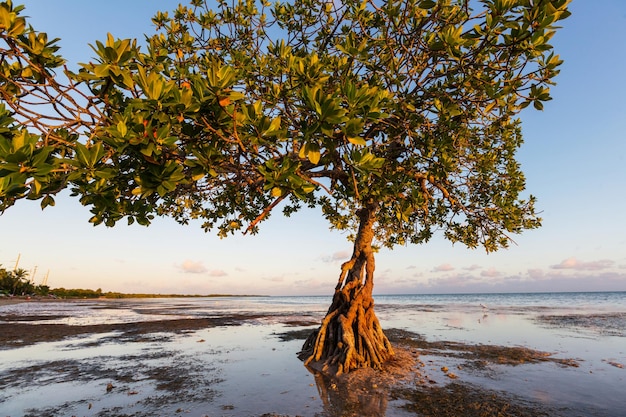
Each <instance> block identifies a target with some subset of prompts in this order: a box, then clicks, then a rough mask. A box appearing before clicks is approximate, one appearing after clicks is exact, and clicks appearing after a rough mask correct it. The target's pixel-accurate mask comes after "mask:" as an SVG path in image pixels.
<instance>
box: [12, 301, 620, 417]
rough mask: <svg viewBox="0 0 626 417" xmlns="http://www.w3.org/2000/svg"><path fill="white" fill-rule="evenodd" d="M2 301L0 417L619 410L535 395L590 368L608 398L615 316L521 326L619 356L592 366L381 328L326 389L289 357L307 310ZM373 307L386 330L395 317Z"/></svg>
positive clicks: (305, 327)
mask: <svg viewBox="0 0 626 417" xmlns="http://www.w3.org/2000/svg"><path fill="white" fill-rule="evenodd" d="M13 301H14V300H11V302H13ZM212 302H215V301H212ZM225 302H226V303H228V301H225ZM6 305H7V303H4V300H3V301H0V411H1V412H0V415H2V416H3V417H4V416H11V417H16V416H22V415H23V416H66V415H67V416H71V415H77V416H78V415H81V416H136V417H139V416H199V417H203V416H233V417H238V416H265V417H268V416H320V417H322V416H327V417H334V416H415V415H419V416H468V417H473V416H486V417H488V416H522V417H525V416H564V417H565V416H567V417H569V416H607V417H608V416H618V415H621V414H616V413H620V412H622V411H623V412H624V413H622V414H626V405H623V406H621V405H620V404H622V402H621V401H622V400H623V397H622V399H619V398H617V399H615V401H614V402H613V403H611V402H610V401H608V404H607V401H606V400H605V399H601V401H597V402H594V401H591V400H590V401H586V402H584V404H583V405H582V406H581V404H580V403H578V402H577V401H574V399H572V403H571V404H568V403H567V401H565V402H564V401H563V400H559V401H557V400H556V399H555V398H551V396H550V394H549V393H550V392H552V391H551V389H552V390H553V389H554V387H549V386H547V385H546V386H545V387H544V386H542V385H541V384H552V383H554V381H555V380H558V381H564V380H566V379H572V378H579V379H580V380H581V384H584V383H585V382H584V380H585V378H586V377H588V376H589V375H590V374H593V373H594V372H595V373H596V374H595V376H594V377H596V378H597V377H598V376H599V377H604V378H605V379H606V378H608V379H609V385H608V386H611V385H616V387H615V392H616V393H619V392H621V389H620V388H619V386H622V387H623V383H624V378H625V377H626V375H625V373H626V370H624V369H623V363H622V362H623V358H624V357H625V356H624V351H625V350H626V343H623V344H621V345H619V342H624V341H625V339H624V334H623V333H620V329H621V330H622V331H623V329H625V328H626V326H625V324H626V313H624V312H613V313H599V314H595V315H593V314H586V315H584V314H543V313H538V314H535V315H533V316H532V317H529V318H528V320H529V321H531V322H532V325H533V326H537V327H542V326H543V327H544V328H546V329H553V328H557V329H567V331H570V332H573V334H575V335H578V336H579V337H580V338H581V339H583V340H584V339H585V338H588V337H592V336H590V335H595V334H598V335H601V336H602V337H605V338H607V340H609V341H613V342H615V341H617V343H618V345H619V346H622V347H621V351H620V350H619V348H618V351H616V352H615V356H614V357H607V358H606V359H603V360H602V361H601V362H593V369H592V368H590V364H589V361H588V360H586V359H585V358H580V357H568V356H564V355H563V354H559V352H554V351H546V350H543V349H536V348H534V347H532V346H516V345H503V344H489V343H468V342H466V341H459V340H443V339H439V340H434V339H433V338H432V337H425V336H424V335H422V334H420V333H418V332H415V331H412V330H407V329H406V328H389V329H388V330H387V331H386V333H387V335H388V337H389V338H390V340H391V341H392V343H393V344H394V346H395V348H396V350H397V355H396V359H395V360H394V361H392V362H391V363H390V364H389V365H388V366H387V367H386V369H385V370H384V371H382V372H380V371H372V370H363V371H358V372H354V373H351V374H350V375H346V376H343V377H341V378H339V379H330V378H327V377H325V376H323V375H319V374H315V373H313V372H311V371H309V370H307V369H306V368H305V367H304V366H303V365H302V363H301V362H300V361H299V360H298V359H297V357H296V353H297V352H298V350H299V348H300V346H301V344H302V342H303V340H304V338H305V337H306V336H307V335H308V333H309V332H310V331H311V330H312V329H313V328H314V327H315V325H314V323H317V322H319V318H320V317H321V314H322V312H321V311H320V310H317V311H310V312H306V313H302V311H290V310H286V311H285V310H272V309H261V310H260V311H259V310H257V309H255V308H254V306H252V307H249V306H246V307H245V308H240V309H238V310H237V311H232V310H231V309H230V308H224V309H219V308H212V309H208V310H207V309H205V308H198V302H189V301H188V300H170V301H166V302H164V303H160V302H158V301H156V302H155V301H153V300H150V301H142V300H132V301H108V300H104V301H103V300H94V301H82V300H81V301H74V302H69V303H68V302H64V301H55V302H52V303H50V302H48V301H36V300H29V301H25V302H24V304H23V305H19V306H18V305H13V306H11V308H6V307H5V308H3V306H6ZM216 305H217V304H216ZM380 310H382V312H381V313H380V314H379V315H380V316H381V317H387V321H388V322H390V323H392V324H393V323H394V320H393V315H394V309H393V308H387V309H386V308H385V307H384V306H383V307H382V308H381V309H380ZM439 314H443V315H444V316H445V313H443V312H439ZM420 317H421V316H420ZM448 318H449V317H447V316H445V317H444V318H443V319H444V320H446V319H448ZM482 319H483V320H486V317H483V318H482ZM455 323H456V322H455ZM396 324H403V323H402V322H400V321H397V320H396ZM405 327H406V326H405ZM462 327H463V326H460V327H459V328H462ZM464 327H468V326H467V325H465V326H464ZM593 337H595V336H593ZM564 350H565V349H564ZM620 355H621V356H620ZM598 364H600V365H598ZM603 365H606V366H605V367H603ZM537 376H538V377H537ZM517 380H522V381H518V382H515V381H517ZM523 380H525V381H523ZM529 385H532V386H533V387H532V389H531V390H529V388H528V386H529ZM563 389H567V388H565V387H564V388H563ZM594 389H597V390H598V391H599V390H603V391H606V388H605V387H604V386H592V385H590V386H589V387H588V388H587V389H586V390H587V391H588V392H589V393H590V397H591V398H592V399H593V397H594V392H593V391H594ZM597 394H598V395H600V392H598V393H597ZM604 394H606V392H604ZM609 394H610V393H609ZM596 397H597V396H596ZM564 398H566V399H567V398H568V396H567V395H565V396H564ZM620 407H622V408H620Z"/></svg>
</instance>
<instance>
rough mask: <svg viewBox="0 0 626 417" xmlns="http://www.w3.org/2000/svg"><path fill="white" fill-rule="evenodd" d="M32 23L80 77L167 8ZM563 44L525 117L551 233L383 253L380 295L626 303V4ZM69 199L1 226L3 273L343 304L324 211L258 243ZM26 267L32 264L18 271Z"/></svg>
mask: <svg viewBox="0 0 626 417" xmlns="http://www.w3.org/2000/svg"><path fill="white" fill-rule="evenodd" d="M14 3H15V4H20V3H21V4H24V5H26V14H27V15H28V16H30V17H31V19H30V23H31V24H32V25H33V26H34V27H35V29H37V30H39V31H45V32H47V33H48V35H49V37H50V38H53V37H59V38H61V42H60V45H61V46H62V50H61V53H62V55H63V56H64V57H65V58H67V59H68V61H69V64H70V65H72V64H75V63H76V62H86V61H88V60H89V59H90V58H91V57H92V56H93V52H92V51H91V49H90V48H89V46H88V44H89V43H94V42H95V40H105V39H106V34H107V32H111V33H112V34H113V35H114V36H115V37H119V38H139V39H143V34H144V33H152V31H153V27H152V24H151V22H150V18H151V17H152V16H153V15H154V14H155V12H156V11H157V10H162V11H165V10H173V9H174V8H175V7H176V6H177V5H178V2H177V1H167V0H151V1H149V2H148V1H138V0H124V1H120V0H108V1H106V2H105V1H84V0H57V1H54V2H51V1H48V0H22V1H21V2H20V1H19V0H16V1H14ZM570 10H571V12H572V16H571V17H569V18H568V19H567V20H565V21H563V22H562V26H563V28H562V29H561V30H560V31H558V32H557V34H556V35H555V37H554V38H553V41H552V42H551V43H552V45H554V47H555V51H556V53H557V54H559V55H560V56H561V58H562V59H563V60H564V61H565V62H564V64H563V65H562V67H561V74H560V75H559V76H558V77H557V78H556V81H557V85H556V87H553V88H552V96H553V100H552V101H550V102H548V103H547V104H546V105H545V109H544V111H543V112H538V111H534V110H525V111H524V113H523V114H522V115H521V118H522V126H523V134H524V139H525V143H524V145H523V146H522V148H521V150H520V152H519V160H520V162H521V164H522V167H523V170H524V172H525V174H526V179H527V190H528V192H530V193H531V194H533V195H535V196H536V197H537V198H538V204H537V207H538V209H539V210H540V211H541V216H542V218H543V226H542V227H541V228H539V229H535V230H531V231H526V232H525V233H524V234H522V235H518V236H515V237H514V240H515V244H513V245H511V247H510V248H508V249H503V250H501V251H499V252H496V253H491V254H486V253H485V251H484V250H481V249H474V250H471V249H467V248H466V247H464V246H462V245H460V244H457V245H452V244H451V243H449V242H447V241H445V240H444V239H443V237H441V236H436V237H435V238H433V239H432V240H431V241H430V242H428V243H427V244H424V245H419V246H416V245H412V246H402V247H397V248H394V249H393V250H392V251H390V250H387V249H382V250H381V251H380V252H379V253H378V254H377V258H376V268H377V269H376V278H375V290H374V292H375V294H376V293H377V294H399V293H411V294H427V293H475V292H544V291H626V220H625V219H626V216H625V214H624V209H625V208H626V141H625V140H624V136H625V133H624V132H626V76H625V75H626V48H625V47H624V39H626V2H624V1H623V0H597V1H589V0H574V1H573V2H572V4H571V7H570ZM89 217H90V213H89V210H88V208H86V207H82V206H81V205H80V204H79V203H78V201H77V200H75V199H72V198H69V197H68V196H67V195H66V196H65V197H62V198H58V199H57V204H56V206H55V207H49V208H47V209H46V210H44V211H42V210H41V209H40V207H39V202H34V201H20V202H18V204H16V205H15V206H13V207H11V208H10V209H8V210H7V211H6V212H5V213H4V214H3V215H0V264H1V265H2V267H4V268H7V269H12V268H13V267H14V266H15V265H16V264H18V266H19V267H20V268H23V269H26V270H27V271H29V272H30V273H31V277H32V279H33V281H34V282H35V283H36V284H40V283H42V282H43V279H44V278H45V277H46V275H47V279H48V281H47V283H48V285H49V286H50V287H52V288H59V287H64V288H91V289H97V288H101V289H102V290H103V291H120V292H127V293H133V292H134V293H162V294H166V293H167V294H171V293H176V294H217V293H220V294H225V293H227V294H264V295H329V294H332V292H333V290H334V287H335V285H336V283H337V278H338V277H339V271H340V266H341V263H342V262H344V261H346V260H348V259H349V256H350V254H351V249H352V247H351V244H350V242H348V241H347V240H346V236H345V234H342V233H340V232H337V231H331V230H330V229H329V228H328V224H327V223H326V222H325V220H324V219H323V218H322V216H321V213H320V212H319V210H304V211H302V212H299V213H297V214H295V215H293V216H292V217H291V218H284V217H283V216H282V214H281V213H279V212H277V213H276V214H274V215H273V216H272V217H271V218H270V219H269V220H268V221H266V222H264V223H262V224H261V230H260V233H259V234H258V235H255V236H233V237H229V238H226V239H220V238H218V237H217V236H216V235H215V233H208V234H207V233H204V232H203V231H202V230H201V228H200V227H199V225H198V224H192V225H190V226H181V225H178V224H177V223H176V222H174V221H173V220H171V219H157V221H155V222H154V223H153V224H152V225H151V226H150V227H147V228H146V227H142V226H138V225H133V226H126V224H125V222H120V224H119V225H117V226H116V227H114V228H106V227H104V226H97V227H93V226H92V225H91V224H90V223H88V219H89ZM18 260H19V263H18Z"/></svg>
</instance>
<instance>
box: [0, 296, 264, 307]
mask: <svg viewBox="0 0 626 417" xmlns="http://www.w3.org/2000/svg"><path fill="white" fill-rule="evenodd" d="M220 297H224V298H246V297H270V296H269V295H257V294H207V295H198V294H195V295H184V294H122V293H111V295H108V296H107V295H102V296H100V297H45V296H25V295H16V296H6V297H0V305H8V304H18V303H25V302H63V301H102V300H122V299H133V298H134V299H150V298H154V299H157V298H220Z"/></svg>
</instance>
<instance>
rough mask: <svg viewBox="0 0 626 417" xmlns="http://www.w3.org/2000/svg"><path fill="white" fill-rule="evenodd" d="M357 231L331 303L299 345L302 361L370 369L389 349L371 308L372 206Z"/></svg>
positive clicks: (336, 370)
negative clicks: (351, 251)
mask: <svg viewBox="0 0 626 417" xmlns="http://www.w3.org/2000/svg"><path fill="white" fill-rule="evenodd" d="M358 215H359V220H360V224H359V230H358V233H357V236H356V239H355V242H354V252H353V253H352V258H351V259H350V260H349V261H348V262H345V263H344V264H343V265H342V266H341V275H340V276H339V282H338V283H337V286H336V287H335V294H334V296H333V301H332V304H331V305H330V308H329V309H328V313H326V317H325V318H324V320H323V321H322V324H321V326H320V328H319V329H318V330H316V331H315V332H313V333H312V334H311V335H310V336H309V337H308V339H307V340H306V342H305V343H304V346H303V347H302V351H301V352H300V358H302V359H304V360H305V365H307V366H310V367H312V368H314V369H317V370H320V371H322V372H323V373H327V374H335V375H340V374H342V373H347V372H350V371H351V370H354V369H358V368H365V367H370V368H375V369H378V368H380V367H381V365H382V364H383V363H384V362H385V361H387V360H388V359H390V358H391V357H392V356H393V354H394V352H393V348H392V347H391V344H390V343H389V340H388V339H387V337H386V336H385V334H384V333H383V330H382V328H381V326H380V323H379V322H378V318H377V317H376V314H375V313H374V299H373V298H372V289H373V288H374V267H375V265H374V252H373V250H372V241H373V239H374V230H373V226H374V221H375V216H376V205H375V204H373V203H371V204H368V205H367V206H365V207H364V208H362V209H361V210H360V211H359V213H358Z"/></svg>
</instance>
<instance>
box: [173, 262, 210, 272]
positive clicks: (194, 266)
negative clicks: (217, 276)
mask: <svg viewBox="0 0 626 417" xmlns="http://www.w3.org/2000/svg"><path fill="white" fill-rule="evenodd" d="M179 268H180V269H181V270H182V271H183V272H184V273H186V274H203V273H205V272H207V268H206V267H205V266H204V265H203V264H202V262H197V261H192V260H189V259H186V260H185V261H183V263H182V264H181V265H180V266H179Z"/></svg>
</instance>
